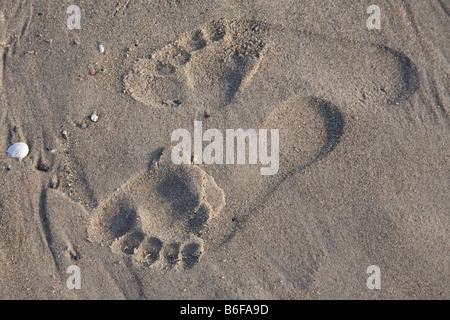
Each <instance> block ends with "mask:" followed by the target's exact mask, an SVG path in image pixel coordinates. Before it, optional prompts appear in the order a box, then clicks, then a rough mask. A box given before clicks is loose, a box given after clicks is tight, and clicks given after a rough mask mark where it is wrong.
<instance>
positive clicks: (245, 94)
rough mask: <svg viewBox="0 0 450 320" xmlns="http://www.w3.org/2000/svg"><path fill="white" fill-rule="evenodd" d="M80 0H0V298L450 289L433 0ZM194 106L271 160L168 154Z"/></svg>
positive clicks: (286, 295) (445, 50)
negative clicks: (16, 153)
mask: <svg viewBox="0 0 450 320" xmlns="http://www.w3.org/2000/svg"><path fill="white" fill-rule="evenodd" d="M93 3H94V2H93V1H90V2H89V1H79V7H80V9H81V10H80V14H81V16H80V19H81V23H80V26H79V27H80V28H76V27H74V28H72V29H71V28H68V25H67V23H68V19H69V18H70V17H71V14H73V12H75V11H69V13H68V12H67V7H68V6H69V5H68V4H61V3H58V4H56V2H55V1H28V0H14V1H13V0H0V56H1V57H2V63H1V64H0V122H1V123H0V150H3V151H2V153H1V155H0V298H1V299H449V298H450V287H449V285H448V277H449V274H450V261H449V259H450V258H449V257H450V252H449V248H450V246H449V238H448V236H449V230H450V219H449V213H450V193H449V190H450V185H449V181H450V178H449V177H450V144H449V141H450V140H449V136H450V119H449V114H448V112H449V109H450V102H449V96H450V95H449V88H450V80H449V79H450V40H449V37H448V34H449V31H450V29H449V26H450V16H449V12H450V6H449V4H448V3H446V2H445V1H440V0H430V1H412V0H411V1H410V0H405V1H400V0H393V1H385V0H383V1H378V3H377V5H378V6H379V7H380V8H381V29H379V30H377V29H374V30H369V29H368V28H367V26H366V20H367V19H368V18H369V14H367V8H368V7H369V6H370V5H372V3H370V2H368V1H363V0H361V1H347V0H341V1H331V0H326V1H318V0H314V1H292V0H280V1H270V0H251V1H234V0H233V1H231V0H230V1H229V0H221V1H215V0H199V1H188V0H157V1H114V2H111V1H95V4H93ZM66 6H67V7H66ZM200 121H201V124H202V128H203V130H204V131H203V132H206V131H207V130H209V129H217V130H216V131H215V132H223V133H225V132H226V130H227V129H239V128H242V129H245V130H248V129H254V130H255V132H258V130H260V129H267V130H268V132H270V131H271V130H278V131H277V132H279V165H278V170H277V171H276V173H275V174H271V175H261V173H260V169H261V165H260V164H257V165H253V164H233V165H231V164H229V165H225V164H206V163H204V162H202V163H197V162H195V159H193V161H192V163H189V164H182V165H176V164H174V163H173V161H172V159H171V152H172V148H173V147H174V145H175V144H176V143H175V142H173V141H172V140H171V134H172V133H173V132H174V131H175V130H178V129H185V130H187V131H189V132H192V129H193V124H194V123H198V122H200ZM209 132H212V131H209ZM17 142H22V143H25V144H26V145H27V146H28V149H27V150H24V152H23V153H21V154H25V151H27V152H26V156H25V157H24V158H23V159H21V161H18V159H15V158H13V157H11V156H10V155H9V154H8V153H7V150H8V148H10V147H11V146H12V145H14V144H15V143H17ZM206 145H207V143H204V146H206ZM11 150H12V149H11ZM11 150H10V151H11ZM11 152H12V151H11ZM224 156H225V155H224ZM71 266H72V267H71ZM73 266H77V267H78V268H79V270H80V272H81V275H82V278H81V279H82V282H81V289H79V290H78V289H72V290H71V289H69V288H68V287H67V279H68V277H69V274H68V273H67V269H68V268H69V267H71V268H72V269H73ZM369 266H378V267H379V270H380V274H381V289H374V290H371V289H369V288H368V287H367V285H366V282H367V279H368V278H369V276H370V274H368V273H367V270H368V267H369ZM72 269H70V270H72ZM370 270H372V269H370Z"/></svg>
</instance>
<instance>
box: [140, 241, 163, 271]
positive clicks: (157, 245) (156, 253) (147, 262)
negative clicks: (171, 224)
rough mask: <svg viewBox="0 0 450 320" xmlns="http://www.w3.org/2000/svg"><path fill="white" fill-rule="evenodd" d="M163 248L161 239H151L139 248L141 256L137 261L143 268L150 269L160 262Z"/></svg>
mask: <svg viewBox="0 0 450 320" xmlns="http://www.w3.org/2000/svg"><path fill="white" fill-rule="evenodd" d="M162 247H163V242H162V241H161V240H160V239H158V238H155V237H151V238H150V239H148V240H147V241H144V242H143V243H142V244H141V246H140V247H139V249H138V251H139V254H138V255H137V257H136V260H137V261H138V262H139V264H141V265H142V266H143V267H149V266H151V265H152V264H154V263H155V262H156V261H158V259H159V257H160V253H161V249H162Z"/></svg>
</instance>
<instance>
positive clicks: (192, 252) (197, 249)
mask: <svg viewBox="0 0 450 320" xmlns="http://www.w3.org/2000/svg"><path fill="white" fill-rule="evenodd" d="M201 254H202V251H201V246H200V245H199V244H198V243H189V244H187V245H186V246H185V247H184V248H183V251H182V252H181V256H182V259H183V265H184V268H185V269H191V268H193V267H194V266H195V265H196V263H197V262H198V261H199V260H200V256H201Z"/></svg>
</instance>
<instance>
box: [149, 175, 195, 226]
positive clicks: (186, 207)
mask: <svg viewBox="0 0 450 320" xmlns="http://www.w3.org/2000/svg"><path fill="white" fill-rule="evenodd" d="M188 179H189V177H188V176H187V174H186V173H185V172H179V173H178V174H176V173H173V174H169V175H167V176H166V177H164V179H163V180H162V181H161V183H160V184H159V185H158V187H157V192H158V193H159V194H160V195H162V196H163V197H164V198H165V199H167V200H168V201H170V202H171V204H172V213H173V217H174V218H175V219H187V218H188V216H189V214H191V213H193V211H194V210H195V208H196V207H197V206H198V205H199V203H200V199H199V195H198V193H197V192H195V191H194V187H193V186H191V185H190V183H189V180H188Z"/></svg>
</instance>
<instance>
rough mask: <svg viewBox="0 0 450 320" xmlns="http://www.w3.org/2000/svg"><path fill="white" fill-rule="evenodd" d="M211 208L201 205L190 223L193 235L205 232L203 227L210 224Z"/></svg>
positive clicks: (189, 226)
mask: <svg viewBox="0 0 450 320" xmlns="http://www.w3.org/2000/svg"><path fill="white" fill-rule="evenodd" d="M210 210H211V209H210V208H208V206H207V205H206V204H203V205H201V206H200V207H199V208H198V209H197V211H196V212H195V214H194V215H193V217H192V218H191V219H190V220H189V222H188V228H189V230H190V231H191V232H192V233H195V234H196V235H199V233H200V231H202V230H203V227H204V226H205V224H206V223H207V222H208V220H209V217H210Z"/></svg>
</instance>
